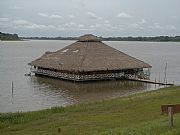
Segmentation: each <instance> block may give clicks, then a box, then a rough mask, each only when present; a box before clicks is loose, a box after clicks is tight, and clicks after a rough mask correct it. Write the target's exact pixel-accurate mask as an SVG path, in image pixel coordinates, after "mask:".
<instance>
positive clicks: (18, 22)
mask: <svg viewBox="0 0 180 135" xmlns="http://www.w3.org/2000/svg"><path fill="white" fill-rule="evenodd" d="M13 23H14V24H15V25H21V26H24V25H31V24H32V23H31V22H29V21H26V20H22V19H18V20H14V21H13Z"/></svg>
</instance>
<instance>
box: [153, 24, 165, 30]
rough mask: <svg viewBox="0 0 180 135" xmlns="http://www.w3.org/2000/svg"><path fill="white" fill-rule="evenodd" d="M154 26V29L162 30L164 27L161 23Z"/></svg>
mask: <svg viewBox="0 0 180 135" xmlns="http://www.w3.org/2000/svg"><path fill="white" fill-rule="evenodd" d="M153 25H154V26H153V27H154V28H156V29H162V28H163V26H161V25H160V23H154V24H153Z"/></svg>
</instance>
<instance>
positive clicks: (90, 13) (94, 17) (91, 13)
mask: <svg viewBox="0 0 180 135" xmlns="http://www.w3.org/2000/svg"><path fill="white" fill-rule="evenodd" d="M85 14H86V15H87V16H88V17H90V18H92V19H96V20H103V18H102V17H101V16H97V15H96V14H95V13H93V12H86V13H85Z"/></svg>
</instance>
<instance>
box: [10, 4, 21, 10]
mask: <svg viewBox="0 0 180 135" xmlns="http://www.w3.org/2000/svg"><path fill="white" fill-rule="evenodd" d="M10 9H13V10H22V9H24V8H23V7H20V6H17V5H15V6H13V7H11V8H10Z"/></svg>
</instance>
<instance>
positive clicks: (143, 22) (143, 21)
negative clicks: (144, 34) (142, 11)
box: [139, 19, 147, 24]
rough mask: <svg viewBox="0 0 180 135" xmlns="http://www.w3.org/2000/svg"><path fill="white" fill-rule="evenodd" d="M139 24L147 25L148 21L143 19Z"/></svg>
mask: <svg viewBox="0 0 180 135" xmlns="http://www.w3.org/2000/svg"><path fill="white" fill-rule="evenodd" d="M139 23H140V24H145V23H147V21H146V20H145V19H142V20H141V21H140V22H139Z"/></svg>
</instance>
